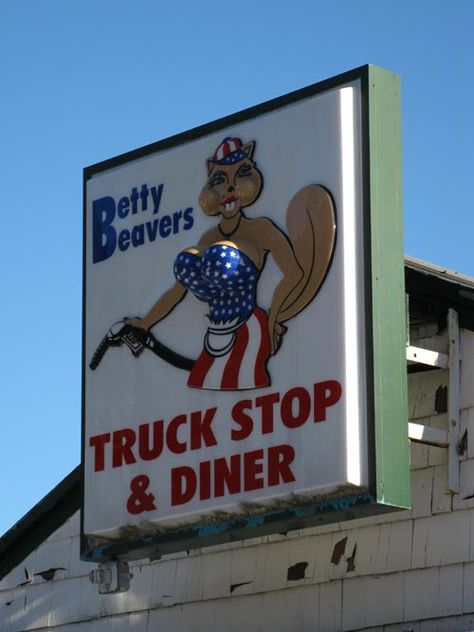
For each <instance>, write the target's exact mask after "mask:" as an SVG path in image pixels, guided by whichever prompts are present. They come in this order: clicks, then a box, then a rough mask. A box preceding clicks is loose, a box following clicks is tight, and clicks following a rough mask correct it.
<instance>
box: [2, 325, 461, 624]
mask: <svg viewBox="0 0 474 632" xmlns="http://www.w3.org/2000/svg"><path fill="white" fill-rule="evenodd" d="M418 333H419V334H420V335H421V336H423V331H420V332H418ZM426 333H429V332H426ZM425 342H426V346H429V345H431V348H437V349H439V350H443V349H444V350H446V349H445V347H446V344H447V340H446V335H442V336H438V337H437V338H436V340H434V341H433V340H428V341H425ZM417 344H422V343H420V341H418V342H417ZM462 354H463V360H462V384H461V399H462V409H463V410H462V429H461V430H462V432H464V430H467V432H468V435H467V438H468V441H467V450H466V453H465V454H464V455H462V456H461V463H460V467H461V492H460V494H459V495H455V496H452V495H450V494H449V493H447V450H446V449H442V448H435V447H428V446H423V445H417V444H411V459H412V494H413V508H412V510H411V511H406V512H399V513H396V514H391V515H388V516H383V517H378V518H367V519H364V520H358V521H353V522H352V523H341V524H337V525H331V526H327V527H318V528H314V529H308V530H304V531H296V532H292V533H289V534H288V535H287V536H280V535H275V536H269V537H264V538H258V539H253V540H247V541H245V542H239V543H234V544H231V545H222V546H216V547H211V548H206V549H202V550H194V551H191V552H190V553H189V554H186V553H183V554H178V555H170V556H167V557H166V558H164V559H163V560H161V561H157V562H153V563H149V562H145V561H143V562H140V563H134V564H133V565H132V572H133V573H134V577H133V579H132V580H131V588H130V591H129V592H127V593H122V594H118V595H102V596H99V594H98V592H97V587H96V586H94V585H92V584H91V583H90V582H89V579H88V574H89V571H90V570H91V568H92V566H91V565H90V564H86V563H84V562H80V561H79V535H78V534H79V515H78V514H76V515H74V516H73V517H72V518H71V519H70V520H68V521H67V523H65V524H64V525H63V526H62V527H61V528H60V529H58V530H57V531H56V532H55V533H54V534H53V535H52V536H51V537H50V538H48V540H46V541H45V542H44V543H43V544H42V545H41V546H40V547H39V548H38V549H37V550H36V551H34V552H33V553H32V554H31V555H30V556H29V557H28V558H26V559H25V560H24V562H23V563H22V564H21V565H19V566H18V567H17V568H16V569H14V570H13V571H11V572H10V574H9V575H7V576H6V577H5V578H4V579H3V581H1V582H0V629H1V630H2V631H5V632H10V631H20V630H22V631H24V630H40V629H46V630H48V629H52V630H54V631H55V632H63V631H64V632H66V631H67V632H76V631H81V632H82V631H83V630H84V631H87V632H105V631H109V630H114V631H115V630H119V631H132V630H133V631H137V632H138V631H140V632H141V631H148V630H149V631H150V632H151V631H153V632H154V631H159V630H164V631H169V630H173V631H174V632H178V631H179V632H181V631H182V632H187V631H191V630H192V631H203V632H204V631H205V632H208V631H216V632H217V631H220V630H225V632H233V631H234V630H235V631H237V630H238V631H239V632H241V631H242V630H246V632H258V631H264V632H266V631H270V630H271V631H272V632H278V631H286V632H297V631H307V630H318V631H320V632H326V631H328V632H329V631H331V630H335V631H342V630H344V631H346V630H347V631H349V630H370V631H371V632H375V631H377V632H382V630H383V631H387V632H388V631H390V632H396V631H397V632H402V631H405V632H409V631H411V630H413V632H428V631H445V630H446V631H453V632H454V631H455V632H461V631H463V630H474V388H473V386H474V333H472V332H468V331H463V332H462ZM447 379H448V375H447V372H446V371H441V370H434V371H429V372H425V373H415V374H412V375H410V377H409V416H410V419H411V420H412V421H413V420H416V421H417V422H418V423H423V424H428V425H431V426H436V427H441V428H447V419H446V414H445V413H436V410H435V398H436V391H437V390H438V389H439V388H440V387H441V388H442V387H443V386H446V384H447ZM346 538H347V539H346ZM301 562H304V563H306V564H307V566H306V568H305V573H304V578H303V579H300V580H297V581H288V579H287V574H288V568H289V567H291V566H292V565H294V564H297V563H301ZM51 567H64V568H65V569H66V570H59V571H57V573H56V574H55V577H54V579H53V580H51V581H47V580H44V579H43V578H42V577H41V576H39V575H34V573H39V572H41V571H44V570H47V569H49V568H51ZM25 569H27V570H28V572H29V573H31V574H33V575H32V581H31V582H30V583H28V584H26V585H23V586H21V585H20V584H21V583H23V582H25V580H26V576H25Z"/></svg>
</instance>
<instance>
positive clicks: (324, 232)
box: [277, 184, 336, 324]
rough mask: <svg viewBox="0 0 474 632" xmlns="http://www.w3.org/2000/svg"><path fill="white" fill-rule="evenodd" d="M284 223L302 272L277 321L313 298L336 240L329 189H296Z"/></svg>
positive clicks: (291, 313) (317, 187)
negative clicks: (296, 191)
mask: <svg viewBox="0 0 474 632" xmlns="http://www.w3.org/2000/svg"><path fill="white" fill-rule="evenodd" d="M286 225H287V232H288V237H289V239H290V242H291V245H292V246H293V250H294V253H295V256H296V259H297V261H298V263H299V265H300V267H301V269H302V270H303V276H302V278H301V280H300V282H299V283H298V285H297V286H296V287H295V288H294V289H293V290H292V292H291V293H290V294H289V295H288V296H287V297H286V299H285V301H284V302H283V304H282V306H281V308H280V310H279V313H278V316H277V322H278V323H280V324H281V323H283V322H285V321H287V320H290V318H293V317H294V316H296V315H297V314H299V313H300V312H301V310H303V309H304V308H305V307H306V305H308V303H309V302H310V301H312V300H313V298H314V297H315V296H316V294H317V292H318V290H319V289H320V287H321V285H322V284H323V281H324V279H325V277H326V274H327V272H328V270H329V266H330V264H331V258H332V254H333V252H334V245H335V242H336V213H335V208H334V203H333V200H332V197H331V195H330V194H329V192H328V191H327V190H326V189H325V188H324V187H322V186H319V185H316V184H312V185H309V186H307V187H304V188H303V189H301V190H300V191H298V193H296V195H295V196H294V197H293V199H292V200H291V201H290V203H289V205H288V210H287V212H286Z"/></svg>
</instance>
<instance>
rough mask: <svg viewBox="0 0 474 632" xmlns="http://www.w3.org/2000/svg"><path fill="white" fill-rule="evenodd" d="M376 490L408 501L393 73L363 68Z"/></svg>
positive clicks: (381, 498) (382, 496)
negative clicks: (364, 70)
mask: <svg viewBox="0 0 474 632" xmlns="http://www.w3.org/2000/svg"><path fill="white" fill-rule="evenodd" d="M367 81H368V85H367V89H368V128H369V129H368V131H369V138H368V142H369V156H370V163H369V170H370V171H369V178H370V188H369V191H370V194H369V195H370V225H371V228H370V231H371V237H370V242H371V267H372V271H371V274H372V279H371V282H372V288H371V289H372V291H371V293H372V297H371V298H372V304H371V307H372V331H373V342H372V344H373V358H372V359H373V365H372V368H373V398H374V434H375V486H376V488H375V490H374V492H375V495H376V499H377V502H379V503H383V504H385V505H392V506H396V507H409V506H410V468H409V442H408V398H407V370H406V357H405V353H406V352H405V345H406V303H405V280H404V258H403V209H402V174H401V168H402V167H401V163H402V161H401V112H400V110H401V107H400V78H399V76H398V75H396V74H393V73H391V72H389V71H387V70H384V69H382V68H378V67H376V66H369V68H368V77H367Z"/></svg>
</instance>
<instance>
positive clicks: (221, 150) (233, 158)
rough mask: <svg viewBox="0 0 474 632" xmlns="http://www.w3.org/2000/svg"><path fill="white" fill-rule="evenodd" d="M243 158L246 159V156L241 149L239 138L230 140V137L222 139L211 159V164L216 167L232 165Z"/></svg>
mask: <svg viewBox="0 0 474 632" xmlns="http://www.w3.org/2000/svg"><path fill="white" fill-rule="evenodd" d="M244 158H248V156H247V154H246V153H245V151H243V149H242V141H241V140H240V138H231V137H230V136H226V138H224V140H223V141H222V143H221V144H220V145H219V146H218V148H217V149H216V151H215V152H214V156H213V157H212V159H213V162H216V163H217V164H218V165H233V164H234V163H235V162H238V161H239V160H243V159H244Z"/></svg>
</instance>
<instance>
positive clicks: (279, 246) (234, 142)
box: [126, 137, 336, 390]
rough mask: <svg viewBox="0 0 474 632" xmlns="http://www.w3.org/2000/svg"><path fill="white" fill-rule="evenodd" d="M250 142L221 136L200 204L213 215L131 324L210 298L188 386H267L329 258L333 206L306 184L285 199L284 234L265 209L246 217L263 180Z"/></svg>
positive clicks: (150, 322)
mask: <svg viewBox="0 0 474 632" xmlns="http://www.w3.org/2000/svg"><path fill="white" fill-rule="evenodd" d="M254 151H255V142H254V141H252V142H249V143H246V144H245V145H244V144H242V141H241V140H240V139H239V138H230V137H227V138H225V139H224V140H223V141H222V143H221V144H220V145H219V146H218V147H217V149H216V151H215V152H214V155H213V156H212V158H209V159H208V160H207V182H206V184H205V185H204V187H203V189H202V191H201V194H200V197H199V204H200V206H201V208H202V210H203V211H204V213H206V214H207V215H212V216H219V223H218V224H217V226H215V227H214V228H211V229H210V230H208V231H207V232H205V233H204V234H203V235H202V237H201V239H200V240H199V243H198V244H197V245H196V246H193V247H190V248H187V249H186V250H184V251H183V252H181V253H179V254H178V256H177V257H176V260H175V263H174V275H175V278H176V282H175V284H174V285H173V286H172V287H171V288H170V289H169V290H168V291H167V292H165V293H164V294H163V295H162V296H161V297H160V298H159V299H158V300H157V301H156V303H155V304H154V305H153V306H152V307H151V309H150V310H149V311H148V313H147V314H146V315H145V316H144V317H143V318H129V319H126V322H127V324H129V325H132V326H133V327H138V328H140V329H144V330H146V331H148V330H149V329H150V328H151V327H153V326H154V325H156V324H157V323H159V322H160V321H161V320H163V319H164V318H165V317H166V316H168V314H169V313H170V312H171V311H172V310H173V309H174V308H175V307H176V305H178V303H179V302H180V301H181V300H182V299H183V297H184V296H185V294H186V292H188V291H190V292H192V293H193V294H194V295H195V296H196V298H197V299H199V300H201V301H205V302H207V303H208V306H209V313H208V316H207V319H208V330H207V334H206V336H205V340H204V349H203V351H202V352H201V354H200V356H199V358H198V359H197V361H196V362H195V363H194V365H193V367H192V369H191V372H190V376H189V380H188V386H190V387H194V388H208V389H217V390H241V389H246V388H261V387H264V386H268V385H269V384H270V378H269V375H268V372H267V368H266V366H267V362H268V360H269V357H270V355H273V354H275V353H276V352H277V351H278V349H279V347H280V345H281V342H282V336H283V334H284V333H285V331H286V326H285V325H284V323H285V322H286V321H288V320H290V319H291V318H293V317H294V316H296V315H297V314H299V313H300V312H301V310H303V309H304V308H305V307H306V306H307V305H308V303H309V302H310V301H311V300H312V299H313V298H314V297H315V295H316V293H317V291H318V290H319V288H320V287H321V284H322V283H323V281H324V278H325V276H326V273H327V271H328V269H329V266H330V263H331V257H332V253H333V250H334V244H335V232H336V225H335V210H334V205H333V202H332V198H331V195H330V194H329V192H328V191H327V190H326V189H324V188H323V187H322V186H319V185H310V186H307V187H304V188H303V189H301V190H300V191H298V193H296V195H295V196H294V197H293V199H292V200H291V201H290V203H289V206H288V209H287V215H286V223H287V231H288V234H287V235H286V234H285V233H284V232H283V231H282V230H281V229H280V228H278V227H277V226H276V225H275V224H274V223H273V222H272V221H271V220H270V219H268V218H266V217H257V218H254V219H252V218H249V217H246V215H245V214H244V211H243V209H244V208H247V207H249V206H250V205H251V204H253V203H254V202H255V201H256V200H257V198H258V197H259V195H260V193H261V191H262V188H263V178H262V174H261V173H260V171H259V170H258V169H257V166H256V163H255V162H254V160H253V155H254ZM268 255H271V256H272V257H273V259H274V261H275V263H276V265H277V266H278V268H279V269H280V271H281V274H282V278H281V280H280V281H279V283H278V285H277V286H276V288H275V290H274V292H273V298H272V301H271V305H270V307H269V309H268V312H265V311H264V310H262V309H261V308H259V307H258V306H257V284H258V279H259V276H260V273H261V271H262V269H263V267H264V265H265V260H266V257H267V256H268Z"/></svg>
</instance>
